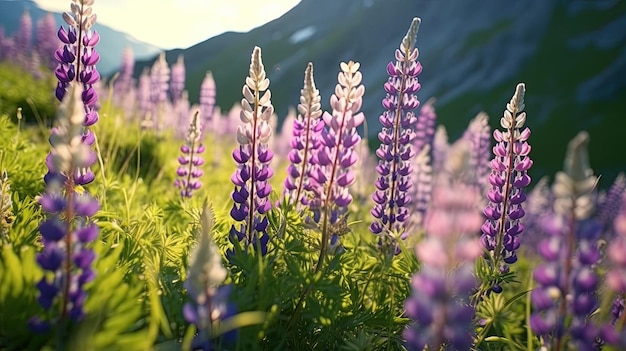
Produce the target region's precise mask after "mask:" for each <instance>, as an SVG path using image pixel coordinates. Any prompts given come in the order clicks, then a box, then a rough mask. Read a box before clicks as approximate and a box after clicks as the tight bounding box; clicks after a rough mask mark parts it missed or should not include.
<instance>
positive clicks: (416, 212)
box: [407, 144, 434, 231]
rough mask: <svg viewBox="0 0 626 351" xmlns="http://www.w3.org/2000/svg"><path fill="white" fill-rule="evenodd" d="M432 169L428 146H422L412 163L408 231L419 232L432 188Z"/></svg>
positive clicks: (421, 228) (422, 225)
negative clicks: (410, 206) (410, 208)
mask: <svg viewBox="0 0 626 351" xmlns="http://www.w3.org/2000/svg"><path fill="white" fill-rule="evenodd" d="M433 178H434V177H433V168H432V165H431V161H430V144H426V145H424V147H422V150H421V151H420V152H419V153H418V154H417V155H416V156H415V160H414V161H413V187H412V189H411V190H412V191H411V194H412V195H411V196H412V210H413V211H412V213H411V217H410V218H409V221H408V223H407V229H408V230H410V231H421V230H423V228H424V218H425V216H426V211H427V210H428V207H429V205H430V201H431V197H432V188H433Z"/></svg>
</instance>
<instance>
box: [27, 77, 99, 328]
mask: <svg viewBox="0 0 626 351" xmlns="http://www.w3.org/2000/svg"><path fill="white" fill-rule="evenodd" d="M81 93H82V88H81V87H80V86H78V87H77V86H76V85H75V84H72V85H71V86H70V90H69V91H68V93H67V94H66V95H65V98H64V99H63V103H62V104H61V106H60V108H59V111H58V114H57V127H56V128H54V129H53V130H52V135H51V136H50V144H51V146H52V151H51V153H50V155H51V156H50V158H49V159H50V162H51V163H52V164H53V165H54V169H55V170H57V172H59V173H60V174H61V175H62V177H55V178H52V179H51V180H50V181H49V182H48V183H47V185H46V192H45V194H44V195H43V196H41V198H40V200H39V202H40V203H41V206H42V208H43V209H44V210H45V211H46V212H47V213H48V218H47V220H46V221H44V222H43V223H42V224H41V225H40V226H39V231H40V232H41V237H42V242H43V251H42V252H41V253H39V254H38V255H37V263H38V264H39V265H40V266H41V268H43V269H44V271H46V272H48V273H46V274H45V275H44V277H43V278H42V279H41V280H40V281H39V282H38V283H37V288H38V289H39V297H38V301H39V304H40V305H41V306H42V307H43V308H44V309H46V310H50V309H52V308H53V307H54V308H56V309H57V311H58V314H54V313H53V314H52V315H53V317H52V319H51V320H50V321H41V320H40V319H39V318H34V319H33V320H32V321H31V326H32V327H33V328H35V329H36V330H42V329H46V328H47V327H49V324H48V322H55V321H59V320H61V321H65V320H67V319H68V318H69V319H70V320H72V321H79V320H80V319H82V317H83V316H84V310H83V304H84V301H85V298H86V293H85V291H84V288H83V287H84V285H85V284H86V283H88V282H90V281H91V280H93V279H94V277H95V272H94V270H93V269H92V268H91V263H92V262H93V260H94V259H95V254H94V252H93V251H92V250H91V249H90V248H89V247H88V246H89V244H90V243H91V242H92V241H94V240H95V239H96V238H97V236H98V228H97V226H96V225H95V224H94V223H93V222H91V220H90V218H91V217H92V216H93V215H94V214H95V213H96V212H97V211H98V209H99V204H98V201H97V200H96V199H94V198H92V197H91V196H90V195H89V193H87V192H83V193H82V194H81V193H79V192H78V191H77V190H76V185H77V183H76V181H75V178H74V174H75V169H77V168H84V167H88V166H90V165H91V163H93V160H94V159H95V155H94V152H93V151H92V150H91V149H89V147H88V146H87V145H85V143H83V142H82V140H81V139H82V136H83V134H82V129H83V125H82V124H83V121H84V107H83V106H84V105H83V103H82V101H81V95H82V94H81Z"/></svg>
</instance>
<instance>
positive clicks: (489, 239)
mask: <svg viewBox="0 0 626 351" xmlns="http://www.w3.org/2000/svg"><path fill="white" fill-rule="evenodd" d="M525 91H526V88H525V85H524V84H523V83H520V84H518V85H517V87H516V89H515V94H514V95H513V97H512V98H511V101H510V102H509V103H508V104H507V105H506V110H505V111H504V116H503V117H502V118H501V119H500V126H501V127H502V130H497V129H496V130H495V131H494V132H493V136H494V138H495V140H496V145H495V146H494V147H493V153H494V158H493V160H491V170H492V171H491V175H490V176H489V183H490V184H491V189H489V191H488V193H487V198H488V200H489V203H488V204H487V207H486V208H485V210H484V214H485V216H486V217H487V220H486V221H485V223H484V224H483V226H482V232H483V235H482V237H481V242H482V243H483V246H484V247H485V249H486V250H487V255H486V258H487V263H488V265H489V267H490V269H491V271H492V272H493V275H494V276H498V272H500V273H505V272H508V269H509V268H508V265H510V264H513V263H515V262H516V261H517V254H516V251H517V249H518V248H519V246H520V239H519V235H520V234H521V233H522V232H523V230H524V225H523V224H522V223H521V222H520V219H521V218H522V217H523V216H524V214H525V212H524V209H523V207H522V205H523V203H524V201H525V200H526V194H525V192H524V188H525V187H526V186H528V185H529V184H530V177H529V176H528V173H527V171H528V169H530V167H531V166H532V164H533V162H532V160H531V159H530V158H529V156H528V154H529V153H530V145H528V142H527V140H528V137H529V136H530V129H529V128H528V127H525V128H524V123H525V122H526V113H525V112H522V111H524V93H525ZM522 128H523V129H522ZM494 279H495V280H496V281H492V282H489V283H490V284H492V285H493V287H495V289H494V291H496V292H497V291H498V290H500V288H499V281H498V280H499V279H498V278H494Z"/></svg>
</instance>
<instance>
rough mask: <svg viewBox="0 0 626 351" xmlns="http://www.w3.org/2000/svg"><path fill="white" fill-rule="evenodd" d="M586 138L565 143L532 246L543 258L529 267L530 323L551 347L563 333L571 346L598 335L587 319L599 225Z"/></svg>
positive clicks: (584, 345)
mask: <svg viewBox="0 0 626 351" xmlns="http://www.w3.org/2000/svg"><path fill="white" fill-rule="evenodd" d="M588 141H589V137H588V135H587V133H584V132H582V133H579V134H578V135H577V136H576V137H575V138H574V139H573V140H572V141H571V142H570V144H569V146H568V150H567V156H566V160H565V169H564V172H559V173H557V175H556V179H555V182H554V184H553V188H552V191H553V193H554V197H555V199H554V206H553V211H552V213H551V214H550V215H549V216H546V217H545V219H544V223H543V229H544V231H545V233H546V234H548V237H547V238H545V239H543V240H542V241H541V242H540V243H539V245H538V247H537V251H538V253H539V254H540V255H541V256H542V257H543V259H544V262H543V263H542V264H540V265H538V266H537V267H536V268H535V271H534V279H535V281H536V282H537V287H536V288H535V289H534V290H533V291H532V293H531V302H532V304H533V307H534V312H533V314H532V315H531V318H530V327H531V328H532V330H533V332H534V333H535V334H537V335H542V336H544V340H546V341H547V342H549V343H550V344H551V346H552V349H559V348H560V347H561V346H562V343H563V342H564V340H566V339H567V336H568V335H569V336H570V337H571V343H572V346H574V347H576V349H578V350H594V349H595V346H594V345H595V344H596V339H597V337H598V336H599V328H598V327H597V326H596V325H595V324H594V323H593V322H592V321H591V320H590V318H589V317H590V315H591V313H592V312H593V311H594V310H595V309H596V308H597V297H596V289H597V287H598V276H597V272H596V265H597V262H598V260H599V259H600V253H599V251H598V247H597V244H596V241H597V239H598V237H599V235H600V232H601V226H600V225H599V223H598V222H597V220H594V219H591V218H590V217H591V214H592V213H593V211H594V203H595V201H594V200H593V198H594V193H593V189H594V187H595V183H596V180H597V178H596V177H595V176H593V171H592V170H591V169H590V168H589V165H588V156H587V144H588ZM567 321H569V322H567Z"/></svg>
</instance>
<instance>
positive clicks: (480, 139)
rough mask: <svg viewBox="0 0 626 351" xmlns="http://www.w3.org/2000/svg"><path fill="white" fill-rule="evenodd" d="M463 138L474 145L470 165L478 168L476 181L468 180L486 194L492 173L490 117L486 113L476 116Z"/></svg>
mask: <svg viewBox="0 0 626 351" xmlns="http://www.w3.org/2000/svg"><path fill="white" fill-rule="evenodd" d="M463 138H464V139H467V140H468V141H469V142H470V143H471V144H472V153H471V157H470V164H471V165H472V167H475V168H476V174H475V178H476V179H468V181H469V182H472V183H476V186H478V188H479V189H480V190H481V193H483V192H484V193H486V192H487V191H488V190H489V185H490V184H489V174H490V171H491V168H490V167H489V161H490V159H491V128H490V127H489V116H487V114H486V113H484V112H481V113H479V114H478V115H476V117H474V119H472V120H471V121H470V124H469V126H468V127H467V129H466V130H465V132H464V133H463Z"/></svg>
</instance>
